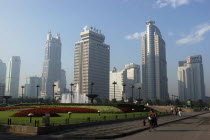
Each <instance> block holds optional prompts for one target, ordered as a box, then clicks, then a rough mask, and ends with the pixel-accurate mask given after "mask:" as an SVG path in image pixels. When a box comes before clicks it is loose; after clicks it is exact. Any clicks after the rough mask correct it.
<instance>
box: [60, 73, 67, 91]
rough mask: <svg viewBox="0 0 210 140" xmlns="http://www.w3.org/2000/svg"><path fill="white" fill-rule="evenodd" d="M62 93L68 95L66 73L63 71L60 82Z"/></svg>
mask: <svg viewBox="0 0 210 140" xmlns="http://www.w3.org/2000/svg"><path fill="white" fill-rule="evenodd" d="M60 89H61V93H66V92H67V91H66V71H65V70H63V69H61V80H60Z"/></svg>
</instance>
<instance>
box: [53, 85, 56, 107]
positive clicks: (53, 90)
mask: <svg viewBox="0 0 210 140" xmlns="http://www.w3.org/2000/svg"><path fill="white" fill-rule="evenodd" d="M55 86H56V85H55V84H53V103H54V102H55Z"/></svg>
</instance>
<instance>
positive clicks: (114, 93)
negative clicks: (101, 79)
mask: <svg viewBox="0 0 210 140" xmlns="http://www.w3.org/2000/svg"><path fill="white" fill-rule="evenodd" d="M112 84H114V100H115V85H116V84H117V82H115V81H114V82H113V83H112Z"/></svg>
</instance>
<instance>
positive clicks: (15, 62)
mask: <svg viewBox="0 0 210 140" xmlns="http://www.w3.org/2000/svg"><path fill="white" fill-rule="evenodd" d="M20 63H21V60H20V56H12V58H11V59H10V61H9V63H8V64H7V72H6V91H5V95H6V96H12V98H17V97H18V89H19V77H20Z"/></svg>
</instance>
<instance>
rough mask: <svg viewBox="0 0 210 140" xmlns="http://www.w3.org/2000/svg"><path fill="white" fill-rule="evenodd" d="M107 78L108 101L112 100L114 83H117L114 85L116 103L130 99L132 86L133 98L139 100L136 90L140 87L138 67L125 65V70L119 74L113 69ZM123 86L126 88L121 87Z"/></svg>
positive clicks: (131, 64) (132, 64)
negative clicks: (108, 79)
mask: <svg viewBox="0 0 210 140" xmlns="http://www.w3.org/2000/svg"><path fill="white" fill-rule="evenodd" d="M109 76H110V81H109V100H112V99H114V84H113V82H114V81H115V82H116V83H117V84H115V99H116V100H117V101H120V100H122V98H123V99H124V100H125V101H127V100H128V99H129V98H131V97H132V88H131V86H132V85H134V89H133V98H134V99H136V98H139V91H138V88H139V87H141V84H140V65H137V64H134V63H130V64H127V65H125V69H123V70H121V71H119V72H118V71H117V69H116V68H115V67H114V68H113V70H112V71H111V72H110V74H109ZM123 84H126V86H125V87H123ZM141 97H142V96H141Z"/></svg>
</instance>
